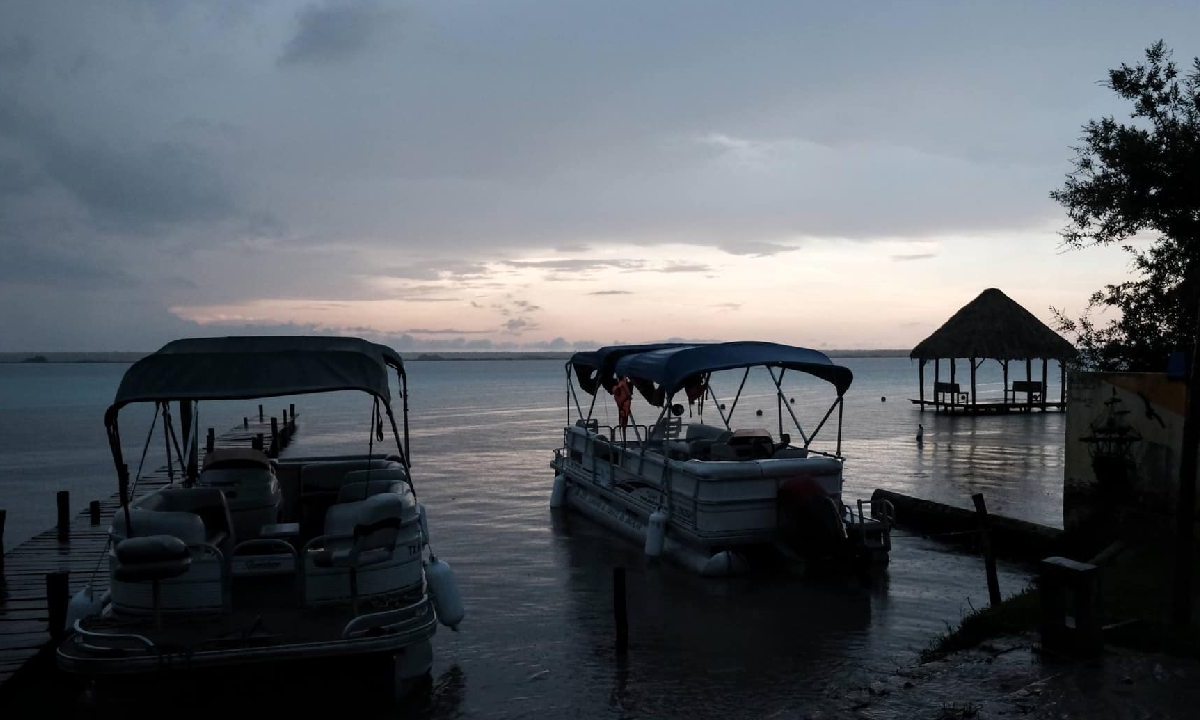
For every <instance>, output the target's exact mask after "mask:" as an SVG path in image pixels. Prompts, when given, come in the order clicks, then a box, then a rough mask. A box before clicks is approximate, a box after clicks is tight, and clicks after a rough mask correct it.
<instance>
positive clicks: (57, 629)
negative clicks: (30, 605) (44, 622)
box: [46, 570, 71, 640]
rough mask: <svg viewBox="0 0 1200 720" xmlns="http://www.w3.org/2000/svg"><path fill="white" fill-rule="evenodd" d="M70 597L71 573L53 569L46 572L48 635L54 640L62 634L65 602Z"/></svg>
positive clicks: (65, 618)
mask: <svg viewBox="0 0 1200 720" xmlns="http://www.w3.org/2000/svg"><path fill="white" fill-rule="evenodd" d="M70 599H71V573H69V572H67V571H66V570H55V571H54V572H51V573H46V609H47V610H48V611H49V616H50V623H49V626H48V628H47V629H48V630H49V631H50V637H52V638H54V639H55V640H57V639H59V638H61V637H62V636H63V632H64V631H65V630H66V625H67V603H68V602H70Z"/></svg>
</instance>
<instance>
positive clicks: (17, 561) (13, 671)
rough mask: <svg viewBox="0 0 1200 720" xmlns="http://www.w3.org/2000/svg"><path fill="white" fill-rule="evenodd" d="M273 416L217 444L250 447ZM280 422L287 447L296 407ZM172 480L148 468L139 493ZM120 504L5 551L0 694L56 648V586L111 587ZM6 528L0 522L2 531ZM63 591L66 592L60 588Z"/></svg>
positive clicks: (265, 433)
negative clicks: (110, 551)
mask: <svg viewBox="0 0 1200 720" xmlns="http://www.w3.org/2000/svg"><path fill="white" fill-rule="evenodd" d="M260 417H262V416H261V415H260ZM271 421H272V418H269V417H266V418H262V420H261V421H259V422H254V421H252V420H250V419H247V420H246V421H245V422H244V423H243V424H241V425H238V426H237V427H234V428H232V429H231V430H229V431H228V432H226V433H224V434H222V435H220V436H219V437H215V438H214V445H215V446H216V447H247V446H250V445H251V444H252V443H254V442H256V441H257V438H258V437H260V436H261V437H265V438H268V441H267V442H268V443H269V442H270V440H269V438H271V424H272V423H271ZM276 428H277V431H278V432H277V435H278V442H279V447H278V448H272V450H282V449H283V448H285V447H286V446H287V443H288V442H289V441H290V439H291V437H292V434H293V433H294V432H295V428H296V425H295V414H294V412H293V414H292V416H291V418H290V420H289V421H288V422H287V423H285V424H283V425H279V424H278V422H276ZM201 444H202V446H203V445H204V443H201ZM201 452H203V447H202V448H201ZM201 461H203V459H202V458H201ZM131 470H136V468H131ZM169 483H170V478H169V477H168V474H167V468H166V467H165V466H164V467H160V468H158V469H156V470H154V471H152V472H147V473H143V475H142V478H141V480H140V481H139V482H138V484H137V487H136V488H135V491H134V494H135V499H136V498H137V497H142V496H144V495H147V494H149V493H150V492H153V491H154V490H157V489H159V488H162V487H164V486H166V485H168V484H169ZM114 484H115V482H114ZM119 507H120V503H119V501H118V499H117V496H116V495H115V494H114V495H111V496H109V497H108V498H105V499H104V500H100V501H99V513H98V514H95V515H94V514H92V512H91V511H90V508H85V509H84V510H83V512H81V513H79V514H77V515H75V516H74V517H68V518H67V521H68V528H67V529H68V531H69V532H68V533H66V534H65V537H60V532H59V530H60V529H59V528H58V527H52V528H50V529H48V530H46V531H44V532H42V533H41V534H39V535H35V536H34V537H32V538H30V539H29V540H27V541H25V542H23V543H21V544H20V545H18V546H17V547H14V548H12V549H11V550H9V551H7V552H5V553H4V554H3V555H0V696H2V695H3V693H4V691H5V688H6V685H8V684H9V683H10V681H12V680H14V678H18V677H19V676H20V675H21V674H22V671H23V670H25V669H27V666H30V665H32V663H31V661H32V660H34V659H35V658H37V657H40V656H43V655H45V654H47V653H49V654H50V655H52V654H53V653H52V651H53V648H54V646H55V645H56V644H57V640H56V636H57V635H58V631H56V630H55V629H52V628H51V626H50V623H51V616H52V615H53V616H54V619H55V620H56V621H61V619H62V616H60V615H59V614H58V613H60V612H65V609H66V607H65V604H64V605H62V606H61V607H58V606H57V605H56V607H55V608H53V609H52V608H51V603H50V601H49V596H50V588H51V586H52V585H54V586H56V587H57V588H58V589H61V588H62V586H63V585H65V586H66V588H67V590H66V597H67V598H70V597H71V596H72V595H74V593H76V592H78V591H79V590H81V589H83V587H84V586H86V585H87V584H88V582H89V581H92V580H94V581H95V584H94V587H95V588H96V590H97V591H99V592H103V591H104V590H106V589H107V587H108V570H107V567H106V566H105V557H106V555H105V553H106V551H107V542H108V527H109V525H110V524H111V522H112V518H113V515H114V513H116V512H117V510H118V508H119ZM2 529H3V525H2V523H0V531H2ZM0 540H2V538H0ZM58 597H59V598H61V597H62V595H61V594H58Z"/></svg>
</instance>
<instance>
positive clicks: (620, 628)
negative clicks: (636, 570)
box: [613, 567, 629, 657]
mask: <svg viewBox="0 0 1200 720" xmlns="http://www.w3.org/2000/svg"><path fill="white" fill-rule="evenodd" d="M613 620H614V621H615V623H616V630H617V656H618V657H625V653H626V652H627V651H628V650H629V612H628V608H627V607H626V602H625V568H623V567H615V568H613Z"/></svg>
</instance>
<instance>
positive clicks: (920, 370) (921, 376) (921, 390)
mask: <svg viewBox="0 0 1200 720" xmlns="http://www.w3.org/2000/svg"><path fill="white" fill-rule="evenodd" d="M917 399H918V400H920V401H921V402H919V403H917V407H919V408H921V412H925V358H921V359H920V360H919V361H918V362H917Z"/></svg>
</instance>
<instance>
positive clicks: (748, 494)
mask: <svg viewBox="0 0 1200 720" xmlns="http://www.w3.org/2000/svg"><path fill="white" fill-rule="evenodd" d="M755 368H761V369H763V370H765V371H766V372H767V373H769V375H770V380H771V384H772V389H773V390H774V391H775V393H776V401H777V402H776V405H777V408H778V414H779V418H778V430H777V434H776V435H772V434H771V433H770V432H769V431H768V430H767V429H765V428H762V427H759V426H757V424H756V425H753V426H749V427H747V426H736V427H735V426H734V425H733V424H732V422H733V413H734V410H735V409H736V407H737V403H738V401H739V399H740V398H741V395H742V391H743V389H744V388H745V385H746V380H747V378H748V377H749V375H750V372H751V370H753V369H755ZM566 370H567V388H568V396H567V397H568V400H567V402H568V409H567V412H568V422H570V423H571V424H570V425H568V426H567V427H566V428H565V429H564V431H563V446H562V448H560V449H558V450H556V451H555V457H554V461H553V463H552V465H553V467H554V469H555V471H556V473H557V474H556V476H555V480H554V490H553V492H552V495H551V505H552V506H554V507H559V506H563V505H566V506H569V507H570V508H573V509H575V510H578V511H580V512H582V513H584V514H586V515H588V516H590V517H591V518H592V519H594V520H596V521H598V522H600V523H602V524H604V525H607V526H608V527H610V528H612V529H614V530H616V531H618V532H619V533H621V534H623V535H625V536H627V537H629V538H631V539H634V540H635V541H637V542H639V543H642V544H643V547H644V550H645V553H646V554H647V555H648V556H651V557H657V556H659V555H665V556H667V557H669V558H671V559H673V560H675V561H676V562H678V563H680V564H682V565H684V566H685V567H688V568H691V569H693V570H695V571H696V572H699V573H701V574H704V575H718V576H719V575H730V574H737V573H741V572H743V571H745V570H747V569H748V568H749V566H750V565H751V564H752V561H753V560H757V559H759V558H763V557H773V558H778V557H783V558H787V559H797V560H801V561H806V562H809V563H812V562H816V561H830V560H832V561H835V562H838V561H849V560H855V561H869V562H874V563H879V562H886V560H887V556H888V552H889V550H890V548H891V539H890V529H891V525H892V520H893V518H894V512H893V511H892V510H891V508H890V507H888V506H887V504H886V503H885V502H882V501H881V502H880V503H877V504H873V505H871V506H870V508H869V510H868V509H864V507H863V503H862V502H861V501H860V502H859V503H858V504H857V507H851V506H849V505H846V504H844V503H843V500H842V466H843V463H844V459H843V457H842V452H841V451H842V409H843V396H844V394H845V392H846V390H847V388H849V387H850V383H851V381H852V380H853V374H852V373H851V371H850V370H849V369H848V368H846V367H842V366H839V365H835V364H834V363H833V362H831V361H830V360H829V358H828V357H826V356H825V355H824V354H823V353H820V352H818V351H816V350H809V349H807V348H800V347H791V346H787V345H778V344H774V343H765V342H729V343H713V344H702V345H625V346H610V347H603V348H600V349H599V350H596V351H594V352H580V353H576V354H575V355H574V356H572V357H571V359H570V360H569V361H568V362H567V366H566ZM726 370H730V371H738V370H740V371H742V372H741V373H740V375H741V384H740V385H739V387H738V391H737V394H736V395H735V396H734V398H733V400H732V401H731V405H730V407H729V411H728V412H726V411H725V405H722V404H720V403H719V401H718V399H717V396H716V393H715V391H714V390H713V386H712V384H711V380H712V377H713V374H714V373H718V372H721V371H726ZM789 371H791V372H798V373H804V374H806V375H810V376H814V377H816V378H820V379H821V380H824V381H826V382H828V383H829V384H830V385H832V386H833V389H834V391H835V396H834V399H833V401H832V404H831V405H830V406H829V407H828V409H827V410H825V412H824V415H823V416H822V417H821V418H820V420H819V422H817V424H816V426H815V427H814V428H812V430H811V432H806V431H805V429H804V428H803V427H802V426H801V422H800V420H799V419H798V417H797V414H796V411H795V410H794V409H793V406H792V404H791V402H790V400H789V399H787V398H786V397H785V393H784V385H783V382H784V377H785V375H786V374H787V373H788V372H789ZM572 379H574V382H572ZM576 385H578V388H579V389H581V390H583V392H585V393H587V394H589V395H591V396H592V399H591V402H590V404H589V405H588V407H587V410H586V412H585V410H584V406H583V404H581V403H580V401H579V394H578V393H577V392H576ZM633 389H636V390H637V391H638V392H639V393H640V394H641V395H642V397H643V398H644V399H645V400H646V401H647V402H648V403H649V405H650V406H651V407H652V408H655V410H654V411H655V412H656V413H657V415H658V417H657V420H656V421H655V422H653V423H651V424H637V423H636V422H634V418H633V417H632V402H631V400H632V397H631V396H632V390H633ZM602 392H605V393H607V394H611V395H612V396H613V400H614V402H615V404H616V406H617V407H616V410H617V415H618V419H619V421H618V424H616V425H606V426H602V425H600V423H599V419H598V418H597V417H595V416H594V413H595V411H596V403H597V401H598V400H599V399H600V398H601V396H602ZM680 395H683V396H685V397H686V399H687V402H688V404H689V406H690V409H689V410H688V411H689V412H690V413H691V414H692V417H693V418H695V420H696V422H684V421H683V418H682V415H683V413H684V411H685V407H684V406H683V405H682V404H677V403H675V398H676V397H678V396H680ZM706 400H708V401H709V403H708V404H709V405H710V407H711V409H713V410H716V411H717V413H719V414H720V421H721V422H720V424H718V425H709V424H706V423H705V422H704V409H705V405H706ZM572 403H573V406H574V407H573V408H572ZM835 411H836V413H837V440H836V444H834V446H833V447H832V448H827V449H824V450H822V449H820V448H818V447H817V446H816V445H814V440H815V439H816V438H817V435H818V434H819V433H820V432H821V430H822V429H823V428H824V427H825V425H826V422H827V421H828V420H829V419H830V417H831V416H832V415H833V413H834V412H835ZM785 414H786V416H787V417H789V418H790V420H791V421H793V422H792V423H791V424H794V426H795V430H796V432H797V434H798V441H793V439H792V437H791V435H790V433H787V432H784V427H785V426H784V422H785V421H784V418H785ZM572 418H574V422H571V420H572ZM756 423H761V420H758V419H757V417H756Z"/></svg>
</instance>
